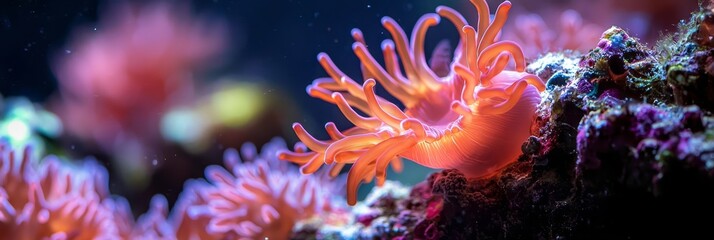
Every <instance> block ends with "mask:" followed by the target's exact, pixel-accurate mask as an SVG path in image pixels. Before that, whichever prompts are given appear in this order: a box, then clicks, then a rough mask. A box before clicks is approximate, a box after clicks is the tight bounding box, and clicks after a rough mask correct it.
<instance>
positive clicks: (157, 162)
mask: <svg viewBox="0 0 714 240" xmlns="http://www.w3.org/2000/svg"><path fill="white" fill-rule="evenodd" d="M151 164H152V165H154V166H156V165H157V164H159V161H157V160H156V159H154V160H153V161H151Z"/></svg>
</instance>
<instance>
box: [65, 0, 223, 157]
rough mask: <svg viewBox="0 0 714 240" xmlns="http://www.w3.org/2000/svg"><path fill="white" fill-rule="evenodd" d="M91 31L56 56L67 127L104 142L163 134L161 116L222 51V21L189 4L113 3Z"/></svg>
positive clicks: (185, 96) (187, 94)
mask: <svg viewBox="0 0 714 240" xmlns="http://www.w3.org/2000/svg"><path fill="white" fill-rule="evenodd" d="M112 6H113V7H114V8H112V9H111V10H112V11H109V12H107V13H106V15H107V17H105V18H103V19H102V21H101V22H100V23H99V24H98V26H97V27H96V28H95V30H94V31H89V32H78V33H76V34H75V35H74V37H73V38H74V39H73V40H72V42H71V45H70V46H68V47H67V48H66V50H65V51H63V53H62V54H60V55H59V56H58V57H57V58H56V59H55V60H56V61H55V62H54V69H55V73H56V75H57V79H58V82H59V89H60V92H61V101H60V102H59V104H58V107H57V109H56V110H57V111H58V112H59V115H60V117H61V118H62V120H63V123H65V124H66V127H67V130H68V132H69V133H70V134H72V135H74V136H76V137H79V138H82V139H85V140H89V141H95V142H97V143H98V144H99V145H100V146H102V147H105V148H116V147H117V146H120V147H119V148H121V149H122V151H126V149H129V147H127V145H126V143H127V142H138V144H135V145H134V146H144V145H145V144H151V143H154V142H155V141H158V140H160V136H161V135H160V133H159V130H158V129H159V123H160V119H161V115H162V114H163V113H164V112H165V111H166V110H167V109H168V108H169V107H171V106H172V105H174V104H177V103H179V101H190V99H191V97H192V94H193V79H192V73H193V72H194V71H196V70H198V69H202V68H203V67H205V66H206V65H207V64H210V63H211V62H212V61H210V60H214V59H215V56H216V55H217V54H218V53H220V52H221V51H223V50H224V46H225V40H226V39H225V36H226V34H225V28H224V26H223V25H222V24H221V23H220V22H215V21H207V20H204V19H197V18H195V17H193V16H192V15H191V14H190V9H189V8H188V7H187V5H181V4H179V5H178V6H176V5H172V4H170V3H168V2H161V1H159V2H156V3H152V4H145V5H139V4H127V3H125V4H116V5H112Z"/></svg>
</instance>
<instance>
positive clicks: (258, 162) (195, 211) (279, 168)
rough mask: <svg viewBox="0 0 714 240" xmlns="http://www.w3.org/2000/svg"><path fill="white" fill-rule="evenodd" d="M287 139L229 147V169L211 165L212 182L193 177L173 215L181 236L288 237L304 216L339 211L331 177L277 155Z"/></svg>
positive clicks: (227, 165) (226, 156) (230, 237)
mask: <svg viewBox="0 0 714 240" xmlns="http://www.w3.org/2000/svg"><path fill="white" fill-rule="evenodd" d="M285 148H286V146H285V142H284V141H283V140H282V139H277V138H276V139H273V140H272V141H271V142H269V143H267V144H265V145H264V146H263V148H262V151H261V153H260V154H258V153H257V151H256V148H255V145H253V144H250V143H248V144H244V145H243V147H242V149H241V155H242V156H243V158H242V159H243V160H244V162H243V163H241V157H239V156H238V155H239V153H238V151H236V150H227V151H226V153H225V159H224V161H225V165H226V167H227V168H228V170H226V169H225V168H223V167H219V166H210V167H208V168H207V169H206V178H207V179H208V182H204V181H192V182H189V183H187V184H186V189H187V192H186V191H185V192H184V193H182V195H181V196H180V199H179V200H178V202H177V206H176V209H175V210H174V211H175V212H173V213H172V216H171V218H172V219H170V220H169V221H171V222H172V225H173V226H174V227H175V228H176V232H177V237H178V238H179V239H191V238H201V239H236V238H237V239H264V238H265V239H287V238H288V237H289V236H290V234H291V233H292V229H293V226H294V225H295V223H296V222H298V221H300V220H305V219H310V218H313V217H319V216H323V214H328V213H331V211H338V212H339V211H340V208H339V206H338V205H336V204H338V203H339V202H343V201H344V200H341V201H333V199H334V198H335V194H334V193H333V192H332V191H333V187H331V186H333V184H334V183H335V182H333V181H330V180H329V179H328V178H326V177H318V176H307V175H300V174H299V173H298V172H297V169H295V168H294V167H292V166H290V165H289V164H288V163H286V162H282V161H279V160H278V159H277V152H278V151H280V150H283V149H285Z"/></svg>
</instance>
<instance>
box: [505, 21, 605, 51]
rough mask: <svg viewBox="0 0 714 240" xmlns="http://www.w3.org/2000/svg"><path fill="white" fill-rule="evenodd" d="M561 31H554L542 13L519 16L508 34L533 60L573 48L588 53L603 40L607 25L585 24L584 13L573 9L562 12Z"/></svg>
mask: <svg viewBox="0 0 714 240" xmlns="http://www.w3.org/2000/svg"><path fill="white" fill-rule="evenodd" d="M559 27H560V28H558V30H559V31H556V30H553V29H552V28H551V27H548V25H547V24H546V23H545V21H544V20H543V18H542V17H541V16H539V15H538V14H526V15H520V16H518V17H516V21H515V24H513V25H512V26H511V27H510V28H507V30H506V31H505V33H504V35H505V36H504V37H505V38H507V39H516V40H518V41H519V43H520V44H521V48H522V49H523V52H524V54H525V56H526V58H529V59H533V58H536V57H538V56H539V55H540V54H544V53H547V52H552V51H564V50H573V51H579V52H582V53H584V52H587V51H588V50H590V49H592V48H594V47H595V46H596V45H597V42H598V41H599V40H600V35H601V34H602V32H603V31H605V28H600V27H598V26H597V25H594V24H588V23H585V22H584V20H583V18H582V17H581V16H580V14H579V13H578V12H577V11H575V10H572V9H569V10H565V11H563V13H562V14H561V15H560V26H559Z"/></svg>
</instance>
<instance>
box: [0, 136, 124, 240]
mask: <svg viewBox="0 0 714 240" xmlns="http://www.w3.org/2000/svg"><path fill="white" fill-rule="evenodd" d="M30 152H31V151H30V150H29V148H26V149H25V151H24V153H22V156H20V154H17V153H16V152H14V151H13V150H12V149H9V148H7V146H6V145H2V146H0V154H1V155H0V206H1V207H0V232H2V235H0V239H117V238H118V236H119V232H118V229H117V227H116V223H115V222H114V219H113V218H112V212H111V209H109V208H108V207H107V205H105V204H104V200H105V199H106V198H107V197H108V194H109V192H108V182H107V172H106V169H104V168H103V167H100V166H99V165H98V164H97V163H95V162H92V161H86V162H85V163H84V164H82V165H78V166H71V165H66V164H63V163H61V162H60V160H59V159H57V158H54V157H48V158H45V159H44V160H43V161H41V163H40V164H38V165H35V164H31V163H30V162H31V161H30V156H29V155H30Z"/></svg>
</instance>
